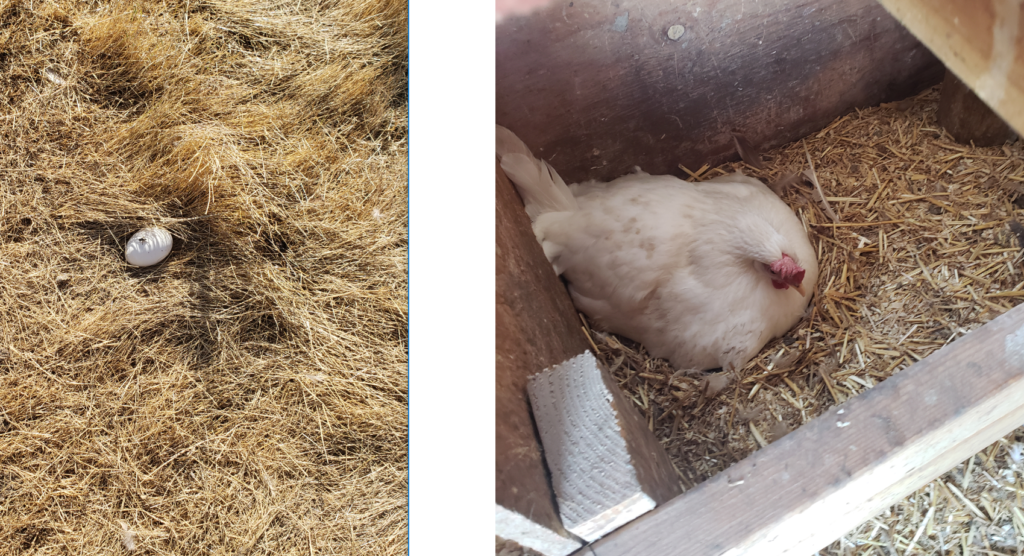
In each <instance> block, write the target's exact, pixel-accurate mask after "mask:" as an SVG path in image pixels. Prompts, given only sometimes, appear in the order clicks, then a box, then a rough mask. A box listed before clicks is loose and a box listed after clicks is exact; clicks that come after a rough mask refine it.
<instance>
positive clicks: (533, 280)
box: [495, 163, 589, 554]
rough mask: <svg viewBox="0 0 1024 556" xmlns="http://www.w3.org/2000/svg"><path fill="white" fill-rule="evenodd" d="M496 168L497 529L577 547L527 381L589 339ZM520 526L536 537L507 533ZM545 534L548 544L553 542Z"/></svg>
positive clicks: (501, 533)
mask: <svg viewBox="0 0 1024 556" xmlns="http://www.w3.org/2000/svg"><path fill="white" fill-rule="evenodd" d="M495 169H496V172H497V179H496V187H497V191H496V193H495V202H496V204H497V207H496V214H495V226H496V229H495V243H496V245H495V266H496V269H495V270H496V273H497V274H496V279H495V287H496V295H495V297H496V303H497V307H496V315H495V318H496V322H495V335H496V338H495V340H496V342H495V350H496V354H495V373H496V376H495V395H496V400H495V410H496V427H497V430H496V446H495V450H496V454H495V464H496V475H495V486H496V493H495V502H496V503H497V505H498V510H497V511H498V515H499V517H501V516H504V518H505V519H504V521H501V522H499V524H500V523H504V524H505V525H508V528H507V529H505V530H501V529H500V528H499V530H498V531H497V532H498V534H499V536H503V537H504V538H508V539H509V540H514V541H516V542H518V543H519V544H521V545H523V546H527V547H530V548H534V549H538V550H539V548H538V545H537V542H534V541H539V540H540V539H539V537H538V536H537V535H542V534H547V533H544V531H546V532H549V533H551V534H554V535H555V536H557V537H560V538H563V539H566V541H567V542H570V543H573V546H579V542H578V541H577V540H576V539H575V538H574V537H573V536H572V535H570V534H569V533H568V532H567V531H566V530H565V529H564V528H563V527H562V522H561V520H560V519H559V517H558V510H557V508H556V506H555V501H554V493H553V492H552V490H551V486H550V484H549V482H548V479H547V475H546V471H545V468H544V461H543V456H542V454H541V449H540V442H539V439H538V438H537V434H536V431H535V429H534V424H533V420H532V418H531V416H530V406H529V401H528V398H527V393H526V379H527V377H528V376H530V375H532V374H534V373H537V372H540V371H542V370H544V369H546V368H548V367H550V366H552V365H555V364H557V363H561V362H562V361H565V360H566V359H569V358H571V357H573V356H575V355H578V354H580V353H583V352H584V351H585V350H586V349H588V348H589V344H588V343H587V339H586V336H584V334H583V329H582V324H581V322H580V321H579V318H578V317H577V315H576V310H575V309H574V308H573V306H572V302H571V301H570V300H569V294H568V292H567V291H566V289H565V287H564V286H563V285H562V282H561V280H559V278H558V277H557V276H555V271H554V270H553V269H552V268H551V263H549V262H548V260H547V259H546V258H545V257H544V253H543V251H542V250H541V247H540V245H539V244H538V243H537V239H536V238H535V237H534V235H533V229H532V228H531V227H530V219H529V218H528V217H527V216H526V211H525V210H524V209H523V202H522V200H521V199H520V198H519V194H518V193H516V191H515V188H514V186H513V185H512V183H511V182H510V181H509V180H508V178H507V177H505V173H504V172H502V170H501V168H500V167H499V166H498V165H497V163H495ZM515 515H519V516H522V517H523V518H525V519H527V520H529V521H530V522H532V524H534V525H535V526H536V527H533V528H532V529H531V525H530V524H524V523H521V520H519V519H518V518H516V517H515ZM517 531H518V532H521V534H522V535H533V538H524V537H522V536H520V537H519V538H516V537H514V536H512V535H514V534H516V533H515V532H517ZM506 535H508V536H506ZM546 539H547V540H545V542H547V543H548V544H551V543H553V542H555V540H557V539H555V540H553V539H552V538H551V537H550V536H548V537H546ZM548 553H549V554H550V553H551V552H548Z"/></svg>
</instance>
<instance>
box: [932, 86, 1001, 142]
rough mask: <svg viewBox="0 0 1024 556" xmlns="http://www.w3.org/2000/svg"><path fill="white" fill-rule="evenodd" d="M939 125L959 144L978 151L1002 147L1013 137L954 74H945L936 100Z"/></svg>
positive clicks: (996, 115) (999, 120)
mask: <svg viewBox="0 0 1024 556" xmlns="http://www.w3.org/2000/svg"><path fill="white" fill-rule="evenodd" d="M938 118H939V125H941V126H942V127H943V128H945V129H946V131H948V132H949V134H950V135H952V136H953V138H954V139H956V140H957V142H958V143H963V144H965V145H966V144H970V143H974V145H975V146H977V147H991V146H994V145H1002V144H1003V143H1005V142H1007V141H1009V140H1010V139H1012V138H1013V136H1014V135H1016V134H1015V133H1014V131H1013V128H1011V127H1010V126H1009V125H1008V124H1007V123H1006V122H1004V121H1003V119H1002V118H1001V117H1000V116H999V114H996V113H995V112H993V111H992V109H991V108H989V107H988V105H987V104H985V103H984V102H983V101H982V100H981V99H980V98H978V95H976V94H974V91H971V89H970V88H969V87H968V86H967V85H966V84H965V83H964V82H963V81H961V80H960V79H959V78H958V77H957V76H956V74H954V73H953V72H951V71H949V70H946V78H945V79H943V80H942V94H941V97H940V98H939V112H938Z"/></svg>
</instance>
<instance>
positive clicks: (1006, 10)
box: [879, 0, 1024, 133]
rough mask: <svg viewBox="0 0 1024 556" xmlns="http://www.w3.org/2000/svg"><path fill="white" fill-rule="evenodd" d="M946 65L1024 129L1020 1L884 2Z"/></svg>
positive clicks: (1023, 45) (1023, 24)
mask: <svg viewBox="0 0 1024 556" xmlns="http://www.w3.org/2000/svg"><path fill="white" fill-rule="evenodd" d="M879 2H880V3H881V4H882V5H883V6H885V8H886V9H887V10H889V13H891V14H892V15H893V16H895V17H896V19H898V20H899V21H900V22H901V23H902V24H903V25H905V26H906V27H907V29H909V30H910V32H911V33H913V34H914V35H915V36H916V37H917V38H918V39H919V40H920V41H921V42H922V43H924V44H925V45H926V46H927V47H928V48H929V49H931V51H932V52H934V53H935V55H936V56H938V57H939V59H941V60H942V61H943V62H944V63H945V64H946V67H947V68H949V69H950V70H952V71H953V73H955V74H956V75H957V77H959V78H960V79H961V80H962V81H963V82H964V83H966V84H967V86H969V87H970V88H971V89H972V90H973V91H974V92H975V93H977V95H978V96H979V97H980V98H981V99H982V100H983V101H985V103H986V104H988V106H989V107H991V108H992V109H993V110H995V112H996V113H997V114H999V115H1000V116H1002V117H1003V119H1004V120H1006V121H1007V123H1009V124H1010V125H1011V126H1012V127H1013V128H1014V129H1015V130H1016V131H1017V133H1021V132H1022V131H1024V21H1022V15H1024V14H1022V12H1021V6H1020V2H1017V1H1015V0H879Z"/></svg>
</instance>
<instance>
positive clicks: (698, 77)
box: [496, 0, 945, 183]
mask: <svg viewBox="0 0 1024 556" xmlns="http://www.w3.org/2000/svg"><path fill="white" fill-rule="evenodd" d="M677 26H680V27H682V35H681V36H679V37H678V40H672V39H670V38H669V31H670V29H671V30H673V36H676V33H678V32H679V27H677ZM496 46H497V58H496V119H497V123H499V124H501V125H504V126H506V127H508V128H509V129H511V130H512V131H513V132H515V133H516V134H517V135H518V136H519V137H520V138H521V139H522V140H523V141H524V142H525V143H526V144H527V145H530V147H531V148H532V149H533V151H534V154H536V155H537V156H539V157H541V158H545V159H547V160H548V161H550V162H551V163H552V165H553V166H554V167H555V168H556V169H557V170H558V173H559V174H560V175H561V176H562V177H563V178H564V179H565V180H566V182H567V183H572V182H579V181H583V180H586V179H600V180H608V179H613V178H616V177H619V176H621V175H623V174H625V173H627V172H628V171H630V170H631V169H632V167H633V166H634V165H639V166H640V167H641V168H642V169H643V170H645V171H647V172H650V173H652V174H673V175H677V176H679V177H681V178H686V177H687V176H686V175H685V172H683V171H682V170H680V169H679V167H678V165H679V164H683V165H684V166H686V167H687V168H689V169H691V170H696V169H697V168H699V167H701V166H702V165H703V164H704V163H710V164H711V165H712V166H714V165H717V164H718V163H720V162H724V161H726V160H736V159H738V158H739V157H738V156H737V155H736V151H735V146H734V144H733V139H732V135H731V131H732V130H734V129H735V130H739V131H742V132H743V134H744V135H745V136H746V138H747V139H749V140H750V142H751V143H752V144H753V146H755V147H757V148H760V149H761V150H762V151H765V150H768V149H770V148H773V147H776V146H779V145H782V144H785V143H788V142H790V141H794V140H797V139H799V138H801V137H804V136H806V135H808V134H810V133H816V132H818V131H820V130H821V129H822V128H823V127H824V126H825V125H827V124H828V123H829V122H831V121H832V120H834V119H835V118H837V117H839V116H841V115H843V114H845V113H847V112H850V111H852V110H853V109H854V108H856V107H866V106H874V105H877V104H879V103H880V102H887V101H893V100H900V99H903V98H906V97H908V96H910V95H912V94H914V93H917V92H918V91H921V90H923V89H924V88H926V87H928V86H931V85H934V84H936V83H938V82H939V81H940V80H941V79H942V76H943V72H944V71H945V70H944V68H943V66H942V64H941V63H939V62H938V60H937V59H936V58H935V57H934V56H933V55H932V54H931V53H930V52H929V51H928V49H927V48H925V47H924V46H923V45H921V44H920V43H919V42H918V41H917V40H916V39H915V38H914V37H913V36H912V35H911V34H910V33H909V32H908V31H906V30H905V29H904V28H903V27H902V26H901V25H900V24H899V23H898V22H897V21H896V20H895V19H894V18H893V17H891V16H890V15H889V14H888V13H887V12H886V11H885V9H884V8H882V7H881V6H880V5H878V4H877V3H876V2H875V1H874V0H844V1H842V2H838V1H835V0H765V1H760V2H749V1H748V2H743V1H741V0H691V1H688V2H685V3H680V2H677V1H676V0H620V1H616V2H585V1H571V0H554V1H552V2H551V3H550V4H549V5H548V6H546V7H545V8H542V9H540V10H538V11H536V12H534V13H532V14H531V15H529V16H526V17H514V18H506V19H505V20H503V21H502V22H501V23H500V24H499V25H498V26H497V28H496Z"/></svg>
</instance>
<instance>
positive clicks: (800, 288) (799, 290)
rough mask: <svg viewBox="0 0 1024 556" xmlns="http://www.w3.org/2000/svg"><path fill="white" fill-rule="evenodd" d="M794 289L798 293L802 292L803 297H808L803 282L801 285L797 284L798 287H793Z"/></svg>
mask: <svg viewBox="0 0 1024 556" xmlns="http://www.w3.org/2000/svg"><path fill="white" fill-rule="evenodd" d="M793 288H794V289H796V291H798V292H800V295H801V296H802V297H807V291H806V290H804V284H803V282H801V283H799V284H797V285H796V286H793Z"/></svg>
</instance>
